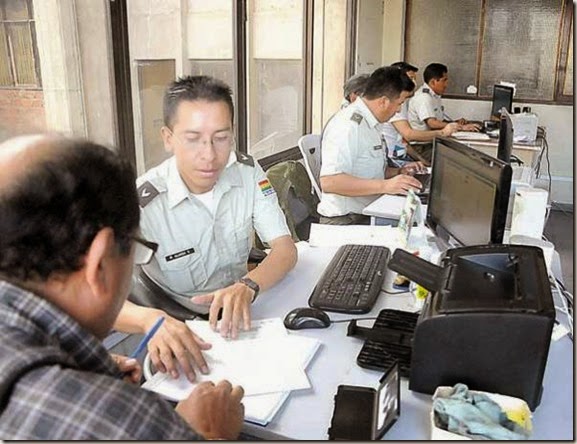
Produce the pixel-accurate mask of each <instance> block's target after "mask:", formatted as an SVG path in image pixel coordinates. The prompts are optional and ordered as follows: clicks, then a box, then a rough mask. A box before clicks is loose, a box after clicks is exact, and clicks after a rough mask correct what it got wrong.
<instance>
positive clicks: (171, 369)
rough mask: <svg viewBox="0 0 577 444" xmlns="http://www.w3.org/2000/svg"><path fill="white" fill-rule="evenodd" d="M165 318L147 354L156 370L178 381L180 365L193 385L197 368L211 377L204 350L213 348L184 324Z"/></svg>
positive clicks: (171, 318) (149, 345) (149, 344)
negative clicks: (203, 354)
mask: <svg viewBox="0 0 577 444" xmlns="http://www.w3.org/2000/svg"><path fill="white" fill-rule="evenodd" d="M163 316H164V322H163V323H162V325H161V326H160V328H159V329H158V331H157V332H156V334H155V335H154V336H153V337H152V339H151V340H150V342H149V343H148V353H149V355H150V359H151V360H152V363H153V364H154V366H155V367H156V369H157V370H158V371H160V372H163V373H166V372H168V373H170V375H171V376H172V377H173V378H175V379H176V378H178V376H179V372H178V366H177V363H178V364H180V368H181V369H182V371H184V374H185V375H186V377H187V378H188V380H189V381H191V382H192V381H194V380H195V379H196V374H195V372H194V367H197V368H198V369H200V371H201V372H202V373H204V374H206V373H208V365H207V364H206V361H205V360H204V357H203V356H202V352H201V350H208V349H209V348H211V347H212V345H211V344H209V343H207V342H204V341H203V340H202V339H201V338H200V337H199V336H197V335H196V334H194V333H193V332H192V331H191V330H190V328H188V327H187V326H186V324H185V323H184V322H182V321H179V320H177V319H175V318H173V317H171V316H169V315H167V314H163ZM155 318H156V314H155V315H154V316H153V317H152V319H153V322H154V319H155Z"/></svg>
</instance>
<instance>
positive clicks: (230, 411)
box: [175, 381, 244, 440]
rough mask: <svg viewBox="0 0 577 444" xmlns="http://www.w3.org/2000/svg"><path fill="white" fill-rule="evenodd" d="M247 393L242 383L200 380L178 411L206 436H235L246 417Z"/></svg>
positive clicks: (180, 404)
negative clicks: (215, 382)
mask: <svg viewBox="0 0 577 444" xmlns="http://www.w3.org/2000/svg"><path fill="white" fill-rule="evenodd" d="M243 396H244V390H243V389H242V387H240V386H235V387H233V386H232V385H231V384H230V382H228V381H220V382H219V383H218V384H216V385H214V383H212V382H208V381H207V382H203V383H201V384H198V385H197V386H196V387H195V389H194V390H193V391H192V393H191V394H190V395H189V396H188V398H186V399H185V400H183V401H180V402H179V403H178V405H177V406H176V408H175V411H176V413H178V414H179V415H180V416H181V417H182V418H183V419H184V420H185V421H186V422H187V423H188V424H189V425H190V426H191V427H192V428H193V429H194V430H195V431H196V432H197V433H199V434H200V435H202V436H203V437H204V438H205V439H225V440H235V439H237V437H238V435H239V434H240V431H241V429H242V426H243V421H244V406H243V405H242V403H241V400H242V397H243Z"/></svg>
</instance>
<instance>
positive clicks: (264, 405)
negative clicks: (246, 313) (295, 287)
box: [142, 319, 320, 424]
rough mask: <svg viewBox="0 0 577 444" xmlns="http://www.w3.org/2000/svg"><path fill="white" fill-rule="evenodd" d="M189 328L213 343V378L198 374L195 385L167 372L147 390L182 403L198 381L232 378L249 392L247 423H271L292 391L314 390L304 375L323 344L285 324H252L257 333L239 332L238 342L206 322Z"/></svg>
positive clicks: (210, 353) (148, 383)
mask: <svg viewBox="0 0 577 444" xmlns="http://www.w3.org/2000/svg"><path fill="white" fill-rule="evenodd" d="M187 325H188V326H189V328H191V330H193V331H194V332H195V333H196V334H198V335H199V336H200V337H202V338H203V339H204V340H205V341H207V342H209V343H211V344H212V348H211V349H210V350H206V351H204V352H203V355H204V357H205V359H206V361H207V364H208V366H209V368H210V374H208V375H202V374H200V372H197V381H196V382H194V383H191V382H190V381H188V380H187V379H186V377H185V376H183V375H181V376H180V377H179V378H178V379H172V377H170V376H169V375H167V374H166V373H156V374H155V375H154V376H153V377H152V378H151V379H150V380H148V381H146V382H145V383H144V384H143V385H142V387H143V388H145V389H147V390H150V391H153V392H156V393H158V394H160V395H162V396H164V397H165V398H167V399H170V400H172V401H180V400H182V399H184V398H186V397H187V396H188V395H189V394H190V393H191V392H192V390H193V389H194V387H195V386H196V384H197V383H199V382H203V381H213V382H215V383H216V382H218V381H220V380H222V379H227V380H229V381H230V382H231V383H232V384H233V385H241V386H242V387H243V389H244V390H245V398H244V399H243V403H244V404H245V415H246V419H247V420H251V421H253V422H256V423H259V424H266V423H267V422H268V421H269V420H270V418H272V416H273V415H274V414H275V413H276V411H277V410H278V408H280V406H281V405H282V403H283V402H284V401H285V400H286V398H287V396H288V394H289V393H290V391H291V390H298V389H305V388H309V387H310V383H309V380H308V378H307V376H306V373H305V371H304V370H305V366H306V364H308V362H309V361H310V359H311V358H312V356H314V353H315V352H316V350H317V349H318V347H319V345H320V342H319V341H317V340H316V339H311V338H306V337H302V336H294V335H289V334H288V333H287V331H286V329H285V328H284V325H283V323H282V320H281V319H267V320H262V321H253V322H252V329H251V330H250V331H248V332H240V333H239V338H238V339H236V340H233V339H225V338H222V337H221V336H220V334H219V333H218V332H214V331H212V329H211V328H210V325H209V323H208V322H207V321H187Z"/></svg>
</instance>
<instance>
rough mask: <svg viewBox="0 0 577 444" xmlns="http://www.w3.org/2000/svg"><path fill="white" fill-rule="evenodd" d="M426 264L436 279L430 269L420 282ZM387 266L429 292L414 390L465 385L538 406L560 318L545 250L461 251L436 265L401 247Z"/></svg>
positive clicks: (416, 348)
mask: <svg viewBox="0 0 577 444" xmlns="http://www.w3.org/2000/svg"><path fill="white" fill-rule="evenodd" d="M411 262H412V263H413V265H412V266H411V267H406V266H405V265H406V264H407V263H411ZM423 267H424V268H425V269H426V270H429V271H430V270H432V267H434V268H435V269H436V270H437V275H438V278H437V279H431V278H430V273H428V272H427V273H426V274H428V275H429V277H428V278H427V279H425V280H424V281H421V272H420V271H417V270H420V269H423ZM389 268H390V269H392V270H394V271H398V272H402V273H403V274H404V275H406V276H407V277H408V278H409V279H411V280H414V281H415V282H417V283H419V284H421V285H427V286H429V290H431V295H430V296H429V297H428V298H427V299H426V301H425V304H424V306H423V309H422V311H421V314H420V316H419V319H418V321H417V325H416V327H415V332H414V335H413V340H412V356H411V368H410V377H409V389H411V390H415V391H417V392H423V393H433V392H434V391H435V389H436V388H437V387H438V386H440V385H448V386H452V385H454V384H456V383H458V382H462V383H464V384H467V385H468V386H469V388H471V389H474V390H484V391H488V392H494V393H501V394H504V395H510V396H515V397H518V398H522V399H524V400H525V401H526V402H527V404H528V405H529V407H530V408H531V409H532V410H534V409H535V408H536V407H537V406H538V405H539V402H540V400H541V393H542V381H543V374H544V372H545V365H546V363H547V355H548V352H549V343H550V341H551V332H552V330H553V323H554V321H555V309H554V306H553V298H552V295H551V290H550V287H549V279H548V276H547V268H546V265H545V260H544V257H543V251H542V250H541V249H540V248H538V247H532V246H527V245H483V246H473V247H464V248H456V249H451V250H448V251H447V253H446V255H445V256H444V257H443V259H442V261H441V266H439V267H437V266H435V265H432V264H430V263H427V262H426V261H424V260H422V259H420V258H418V257H416V256H414V255H412V254H410V253H408V252H406V251H403V250H400V249H397V250H396V251H395V254H394V255H393V257H392V258H391V260H390V261H389ZM431 287H434V288H431Z"/></svg>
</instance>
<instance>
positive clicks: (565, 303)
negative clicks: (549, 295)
mask: <svg viewBox="0 0 577 444" xmlns="http://www.w3.org/2000/svg"><path fill="white" fill-rule="evenodd" d="M549 280H550V281H551V280H552V281H553V282H552V283H553V284H555V288H556V290H557V292H558V293H559V295H560V296H561V302H562V304H563V308H562V309H561V308H560V307H557V306H555V308H556V309H557V308H559V311H561V312H562V313H563V314H565V316H566V317H567V327H568V328H569V334H570V338H571V340H573V314H572V312H573V310H572V309H571V311H569V306H568V303H570V304H571V305H573V304H572V299H573V296H572V295H571V301H570V300H569V299H567V295H566V294H565V291H563V290H561V288H560V286H559V284H560V282H559V280H558V279H557V278H556V277H555V276H553V275H550V276H549ZM561 285H562V284H561ZM567 293H568V292H567Z"/></svg>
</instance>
